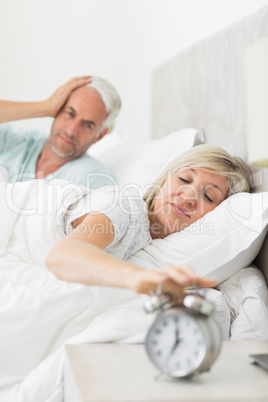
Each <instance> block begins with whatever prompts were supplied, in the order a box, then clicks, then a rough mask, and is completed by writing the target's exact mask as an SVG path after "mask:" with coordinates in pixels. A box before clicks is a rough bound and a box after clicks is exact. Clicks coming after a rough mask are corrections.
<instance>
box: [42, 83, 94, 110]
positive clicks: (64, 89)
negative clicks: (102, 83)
mask: <svg viewBox="0 0 268 402" xmlns="http://www.w3.org/2000/svg"><path fill="white" fill-rule="evenodd" d="M90 81H91V77H90V76H85V77H75V78H72V79H70V80H69V81H68V82H66V83H65V84H63V85H62V86H60V87H59V88H58V89H56V91H55V92H54V93H53V94H52V95H51V96H50V97H49V98H48V99H47V100H46V101H44V104H45V106H46V109H47V115H48V116H50V117H55V116H56V115H57V114H58V112H59V111H60V109H61V108H62V106H63V105H64V104H65V103H66V101H67V99H68V98H69V96H70V95H71V93H72V92H73V91H74V90H75V89H77V88H79V87H82V86H84V85H87V84H89V83H90Z"/></svg>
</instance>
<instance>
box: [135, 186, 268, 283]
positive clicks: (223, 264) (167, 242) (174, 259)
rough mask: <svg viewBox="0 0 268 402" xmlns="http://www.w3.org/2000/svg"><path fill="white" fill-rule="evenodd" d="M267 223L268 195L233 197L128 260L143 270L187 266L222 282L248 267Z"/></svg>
mask: <svg viewBox="0 0 268 402" xmlns="http://www.w3.org/2000/svg"><path fill="white" fill-rule="evenodd" d="M267 223H268V192H265V193H255V194H249V193H240V194H235V195H233V196H231V197H229V198H228V199H227V200H225V201H223V202H222V203H221V204H220V205H219V206H218V207H217V208H215V209H214V210H213V211H211V212H209V213H208V214H207V215H205V216H204V217H203V218H201V219H199V220H198V221H196V222H195V223H193V224H192V225H190V226H189V227H188V228H186V229H185V230H183V231H181V232H179V233H173V234H171V235H169V236H167V237H166V238H164V239H156V240H153V242H152V244H150V245H149V246H146V247H145V248H144V249H142V250H139V251H137V252H136V253H134V254H133V255H132V256H131V257H130V258H129V261H131V262H132V263H134V264H138V265H141V266H143V267H144V268H151V267H153V266H157V267H161V266H166V265H174V266H175V265H179V264H182V263H187V264H189V265H191V266H192V267H193V268H194V270H195V271H196V273H197V274H198V275H199V276H201V277H204V276H205V277H210V278H215V279H216V280H217V281H218V282H219V283H221V282H223V281H225V280H226V279H228V278H229V277H230V276H232V275H234V274H235V273H236V272H238V271H239V270H240V269H241V268H244V267H247V266H249V265H250V264H251V262H252V261H253V260H254V258H255V257H256V255H257V254H258V252H259V250H260V248H261V246H262V243H263V240H264V238H265V235H266V232H267Z"/></svg>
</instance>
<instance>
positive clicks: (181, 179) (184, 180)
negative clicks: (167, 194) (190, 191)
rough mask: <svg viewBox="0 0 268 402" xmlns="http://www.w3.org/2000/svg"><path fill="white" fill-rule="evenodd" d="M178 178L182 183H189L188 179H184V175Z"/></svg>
mask: <svg viewBox="0 0 268 402" xmlns="http://www.w3.org/2000/svg"><path fill="white" fill-rule="evenodd" d="M179 180H180V181H182V182H183V183H187V184H190V183H191V182H190V180H187V179H185V178H184V177H181V176H179Z"/></svg>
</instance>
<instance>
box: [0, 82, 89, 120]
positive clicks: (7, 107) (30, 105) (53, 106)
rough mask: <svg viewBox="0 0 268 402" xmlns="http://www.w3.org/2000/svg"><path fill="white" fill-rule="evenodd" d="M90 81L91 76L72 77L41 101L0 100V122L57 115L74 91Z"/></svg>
mask: <svg viewBox="0 0 268 402" xmlns="http://www.w3.org/2000/svg"><path fill="white" fill-rule="evenodd" d="M89 83H90V77H89V76H87V77H76V78H72V79H71V80H70V81H68V82H66V84H64V85H62V86H60V87H59V88H58V89H57V90H56V91H55V92H54V93H53V94H52V95H51V96H50V97H49V98H48V99H46V100H44V101H41V102H12V101H4V100H0V123H5V122H8V121H15V120H23V119H30V118H33V117H55V116H56V115H57V113H58V112H59V110H60V109H61V108H62V106H63V105H64V104H65V102H66V101H67V99H68V98H69V96H70V94H71V93H72V91H74V90H75V89H77V88H79V87H81V86H83V85H87V84H89Z"/></svg>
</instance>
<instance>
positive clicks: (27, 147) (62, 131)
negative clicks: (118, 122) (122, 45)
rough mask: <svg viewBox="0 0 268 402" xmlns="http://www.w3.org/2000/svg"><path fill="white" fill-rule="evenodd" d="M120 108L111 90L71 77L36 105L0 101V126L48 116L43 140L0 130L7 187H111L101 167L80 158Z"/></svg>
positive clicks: (29, 133)
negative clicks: (61, 182)
mask: <svg viewBox="0 0 268 402" xmlns="http://www.w3.org/2000/svg"><path fill="white" fill-rule="evenodd" d="M120 107H121V101H120V98H119V96H118V94H117V92H116V91H115V89H114V88H113V86H112V85H111V84H110V83H109V82H107V81H106V80H104V79H102V78H98V77H78V78H73V79H71V80H70V81H68V82H67V83H66V84H64V85H63V86H61V87H59V88H58V89H57V90H56V91H55V92H54V93H53V94H52V96H50V97H49V98H48V99H47V100H45V101H42V102H28V103H27V102H8V101H0V123H4V122H10V121H14V120H20V119H28V118H33V117H43V116H50V117H54V121H53V124H52V127H51V132H50V135H49V137H48V138H47V137H45V136H44V135H43V134H41V133H40V132H38V131H36V130H28V131H24V132H21V130H18V129H16V128H15V127H12V126H11V125H9V124H1V125H0V165H1V166H4V167H5V168H6V170H7V173H8V176H9V177H8V180H9V182H14V181H25V180H31V179H34V178H36V179H42V178H46V180H52V179H54V178H58V179H65V180H70V181H73V182H76V183H79V184H82V185H84V186H86V187H90V188H92V189H95V188H98V187H101V186H104V185H110V184H112V178H111V177H110V176H109V175H108V173H107V172H106V170H105V168H104V166H103V165H102V164H101V163H100V162H98V161H97V160H96V159H94V158H92V157H91V156H90V155H88V154H85V153H86V151H87V150H88V148H89V147H90V146H91V145H92V144H94V143H96V142H97V141H99V140H101V139H102V138H103V137H104V136H105V135H106V134H107V133H108V131H109V128H110V127H111V125H112V123H113V120H114V119H115V118H116V116H117V115H118V113H119V111H120Z"/></svg>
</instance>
